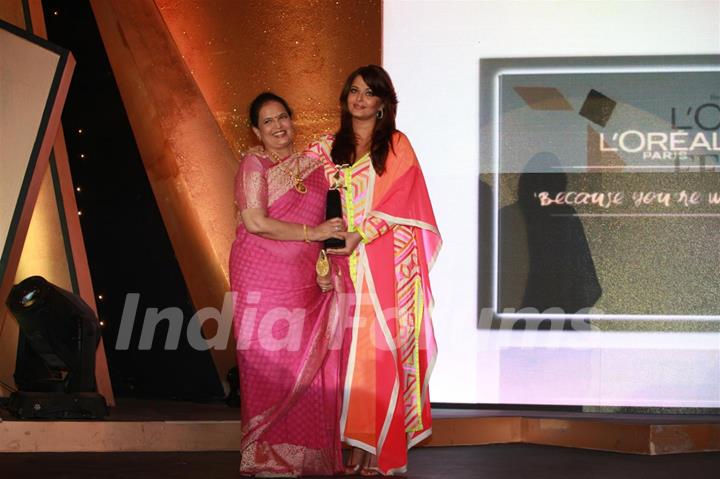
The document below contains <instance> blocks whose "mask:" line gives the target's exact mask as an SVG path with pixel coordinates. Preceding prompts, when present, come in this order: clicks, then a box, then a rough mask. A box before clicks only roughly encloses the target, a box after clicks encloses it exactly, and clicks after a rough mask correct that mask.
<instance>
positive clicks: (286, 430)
mask: <svg viewBox="0 0 720 479" xmlns="http://www.w3.org/2000/svg"><path fill="white" fill-rule="evenodd" d="M250 117H251V118H250V119H251V123H252V125H253V131H254V132H255V134H256V135H257V137H258V139H259V140H260V141H261V142H262V143H263V148H262V149H260V148H258V149H254V150H251V151H250V152H248V153H247V154H245V156H244V157H243V159H242V161H241V163H240V168H239V171H238V173H237V177H236V202H237V207H238V210H239V213H240V215H239V216H240V220H241V221H240V222H239V224H238V226H237V237H236V240H235V242H234V244H233V246H232V251H231V256H230V280H231V288H232V290H233V292H234V293H236V298H235V312H234V318H233V329H234V333H235V337H236V340H237V360H238V366H239V373H240V398H241V416H242V428H243V437H242V443H241V451H242V460H241V466H240V472H241V473H242V474H243V475H252V476H272V477H277V476H300V475H332V474H336V473H339V472H341V471H342V470H343V466H342V456H341V442H340V431H339V425H338V424H339V416H340V407H341V397H340V387H341V385H340V381H341V375H342V371H341V348H340V346H339V343H338V341H339V338H340V337H341V329H342V328H341V325H340V320H341V317H340V312H339V311H338V305H337V300H336V296H335V295H332V294H328V293H324V292H323V291H321V289H320V287H318V283H317V282H316V272H315V265H316V261H317V259H318V254H319V252H320V250H321V243H320V241H322V240H324V239H327V238H330V237H339V236H340V234H339V231H340V230H341V229H343V228H342V220H340V219H333V220H329V221H323V220H324V213H325V199H326V192H327V189H328V183H327V180H326V178H325V175H324V173H323V168H322V166H321V164H320V163H319V162H318V161H317V159H312V158H309V157H307V156H304V155H302V154H296V153H294V152H293V139H294V128H293V124H292V112H291V110H290V108H289V107H288V105H287V103H286V102H285V100H283V99H282V98H280V97H278V96H276V95H274V94H271V93H264V94H261V95H259V96H258V97H257V98H256V99H255V101H253V104H252V105H251V108H250ZM321 283H322V282H321ZM324 289H329V288H326V287H325V286H324Z"/></svg>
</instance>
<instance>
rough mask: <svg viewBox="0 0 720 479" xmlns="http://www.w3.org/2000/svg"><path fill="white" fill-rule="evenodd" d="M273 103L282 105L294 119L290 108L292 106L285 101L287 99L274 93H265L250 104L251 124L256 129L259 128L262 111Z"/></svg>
mask: <svg viewBox="0 0 720 479" xmlns="http://www.w3.org/2000/svg"><path fill="white" fill-rule="evenodd" d="M271 101H276V102H278V103H280V104H281V105H282V106H283V108H285V111H286V112H287V114H288V115H289V116H290V118H292V116H293V112H292V109H291V108H290V105H288V103H287V102H286V101H285V99H284V98H283V97H281V96H279V95H276V94H275V93H273V92H269V91H266V92H263V93H260V94H259V95H258V96H256V97H255V99H254V100H253V101H252V103H250V124H251V125H252V126H254V127H255V128H257V127H258V125H259V124H260V123H259V120H260V118H259V117H260V109H261V108H262V107H263V106H265V104H266V103H269V102H271Z"/></svg>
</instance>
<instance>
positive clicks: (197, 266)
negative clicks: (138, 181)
mask: <svg viewBox="0 0 720 479" xmlns="http://www.w3.org/2000/svg"><path fill="white" fill-rule="evenodd" d="M91 6H92V8H93V12H94V14H95V18H96V20H97V23H98V28H99V30H100V34H101V36H102V39H103V43H104V45H105V49H106V51H107V54H108V58H109V60H110V64H111V65H112V68H113V72H114V74H115V79H116V81H117V84H118V87H119V90H120V93H121V96H122V99H123V104H124V105H125V109H126V111H127V114H128V118H129V120H130V124H131V126H132V129H133V133H134V136H135V140H136V142H137V145H138V149H139V150H140V154H141V156H142V158H143V162H144V164H145V169H146V171H147V173H148V178H149V180H150V184H151V185H152V188H153V192H154V194H155V198H156V200H157V203H158V207H159V209H160V212H161V214H162V217H163V221H164V223H165V226H166V228H167V231H168V235H169V237H170V240H171V241H172V244H173V248H174V250H175V254H176V256H177V258H178V261H179V263H180V267H181V269H182V271H183V275H184V277H185V281H186V284H187V286H188V290H189V291H190V294H191V297H192V300H193V303H194V305H195V307H196V308H197V309H200V308H204V307H208V306H212V307H216V308H218V309H220V308H221V307H222V304H223V295H224V293H225V292H226V291H228V290H229V280H228V259H229V255H230V247H231V245H232V241H233V239H234V235H235V226H236V225H235V210H234V204H233V178H234V175H235V171H236V170H237V161H238V158H239V152H240V151H242V150H244V149H246V148H247V147H248V146H251V145H252V143H251V139H252V138H254V135H253V136H251V135H252V132H251V130H250V128H249V125H248V123H247V119H246V117H247V113H246V110H247V107H248V104H249V103H250V101H251V100H252V98H253V97H254V96H255V95H256V94H257V93H259V92H261V91H266V90H273V91H275V92H276V93H278V94H280V95H283V96H285V97H286V98H287V100H288V101H289V102H290V103H291V105H292V106H293V108H294V109H295V112H296V123H297V127H298V133H299V137H298V140H297V142H296V144H297V145H298V146H301V145H303V144H304V143H305V142H307V141H309V140H310V139H311V138H312V137H314V136H315V135H318V134H321V133H325V132H328V131H333V130H335V129H336V127H337V121H338V118H339V105H338V95H339V93H340V89H341V87H342V84H343V82H344V81H345V78H346V76H347V75H348V74H349V73H350V72H351V71H352V70H354V69H355V68H357V67H358V66H360V65H364V64H368V63H379V62H380V60H381V51H380V46H381V7H382V5H381V2H380V1H379V0H378V1H363V0H352V1H349V0H337V1H325V0H315V1H302V2H301V1H278V0H263V1H259V0H244V1H237V0H215V1H201V0H91ZM228 320H229V318H228V317H227V316H226V315H224V316H223V319H221V321H228ZM217 326H218V325H217V324H216V323H214V322H212V321H208V322H205V323H204V324H203V331H204V333H205V336H206V337H208V338H212V337H214V335H215V332H216V330H217ZM223 329H224V328H223ZM228 346H230V347H228V348H227V349H225V350H221V349H219V348H218V349H213V350H212V354H213V359H214V360H215V364H216V366H217V368H218V372H219V375H220V377H221V378H224V377H225V372H226V371H227V370H228V369H229V368H230V367H231V366H232V365H234V364H235V358H234V347H232V344H229V345H228Z"/></svg>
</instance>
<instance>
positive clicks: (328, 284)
mask: <svg viewBox="0 0 720 479" xmlns="http://www.w3.org/2000/svg"><path fill="white" fill-rule="evenodd" d="M315 281H317V284H318V286H320V290H321V291H322V292H323V293H327V292H328V291H331V290H332V289H333V284H332V274H331V273H328V274H326V275H325V276H320V275H319V274H316V275H315Z"/></svg>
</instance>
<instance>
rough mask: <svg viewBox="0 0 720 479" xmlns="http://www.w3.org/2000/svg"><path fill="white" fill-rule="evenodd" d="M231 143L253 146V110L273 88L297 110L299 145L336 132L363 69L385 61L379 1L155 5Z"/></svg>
mask: <svg viewBox="0 0 720 479" xmlns="http://www.w3.org/2000/svg"><path fill="white" fill-rule="evenodd" d="M155 4H156V5H157V6H158V9H159V10H160V14H161V15H162V17H163V20H164V21H165V24H166V25H167V28H168V31H169V32H170V34H171V35H172V38H173V40H174V41H175V44H176V45H177V47H178V50H179V51H180V53H181V54H182V57H183V59H184V61H185V63H186V65H187V67H188V68H189V69H190V72H191V74H192V76H193V78H194V79H195V82H196V83H197V85H198V87H199V88H200V91H202V94H203V97H204V98H205V100H206V101H207V104H208V106H209V107H210V110H211V111H212V113H213V115H214V116H215V118H216V120H217V122H218V124H219V125H220V128H221V129H222V131H223V134H224V135H225V138H226V139H227V141H228V142H229V143H230V144H231V145H232V147H233V149H234V150H235V151H236V152H239V151H242V150H245V149H247V147H248V146H252V145H253V144H254V140H255V138H254V136H252V134H251V132H250V131H249V124H248V121H247V107H248V105H249V103H250V101H252V99H253V97H254V96H255V95H256V94H257V93H259V92H261V91H266V90H270V91H273V92H275V93H277V94H279V95H281V96H283V97H285V98H286V99H287V100H288V102H289V103H290V105H291V106H292V108H294V109H295V112H296V115H297V116H296V123H297V126H298V133H299V138H298V140H299V141H298V145H302V144H304V143H305V142H309V140H310V139H311V138H312V137H313V136H315V135H318V134H320V133H325V132H330V131H334V130H335V129H336V128H337V121H338V118H339V109H338V108H339V107H338V96H339V94H340V88H341V86H342V84H343V82H344V81H345V78H346V77H347V75H349V74H350V72H352V71H353V70H355V69H356V68H357V67H358V66H361V65H366V64H369V63H376V64H380V61H381V54H380V48H381V13H382V12H381V10H382V5H381V1H380V0H370V1H368V0H341V1H335V0H309V1H287V0H244V1H237V0H216V1H211V2H208V1H206V0H155Z"/></svg>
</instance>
